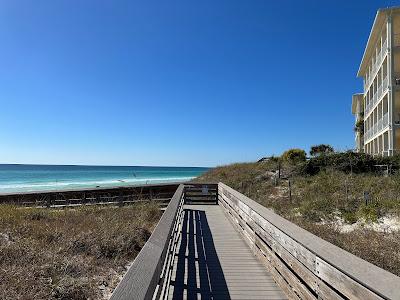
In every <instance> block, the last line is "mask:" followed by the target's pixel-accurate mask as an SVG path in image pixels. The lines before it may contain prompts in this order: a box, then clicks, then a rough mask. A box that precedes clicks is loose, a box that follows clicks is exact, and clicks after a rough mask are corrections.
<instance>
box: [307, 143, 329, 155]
mask: <svg viewBox="0 0 400 300" xmlns="http://www.w3.org/2000/svg"><path fill="white" fill-rule="evenodd" d="M333 151H334V150H333V147H332V146H331V145H325V144H321V145H316V146H312V147H311V149H310V155H311V156H318V155H323V154H328V153H332V152H333Z"/></svg>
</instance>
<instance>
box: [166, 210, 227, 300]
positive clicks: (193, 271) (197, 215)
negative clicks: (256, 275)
mask: <svg viewBox="0 0 400 300" xmlns="http://www.w3.org/2000/svg"><path fill="white" fill-rule="evenodd" d="M185 278H186V280H185ZM185 296H186V298H187V299H230V296H229V291H228V287H227V284H226V281H225V277H224V273H223V271H222V267H221V264H220V261H219V259H218V255H217V252H216V250H215V245H214V241H213V237H212V233H211V230H210V228H209V225H208V222H207V217H206V214H205V212H204V211H202V210H193V209H185V211H184V219H183V223H182V240H181V245H180V248H179V253H178V263H177V268H176V277H175V282H174V294H173V299H183V298H184V297H185Z"/></svg>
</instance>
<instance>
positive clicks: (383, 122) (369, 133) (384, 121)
mask: <svg viewBox="0 0 400 300" xmlns="http://www.w3.org/2000/svg"><path fill="white" fill-rule="evenodd" d="M388 125H389V115H388V113H386V114H384V115H383V117H382V118H380V119H379V120H378V122H376V123H375V125H373V126H372V127H371V128H370V129H368V130H366V131H365V134H364V137H365V140H369V139H371V138H372V137H374V136H375V135H376V134H378V133H380V132H381V131H382V130H384V129H385V128H386V127H387V126H388Z"/></svg>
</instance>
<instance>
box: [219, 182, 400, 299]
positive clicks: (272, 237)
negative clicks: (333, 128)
mask: <svg viewBox="0 0 400 300" xmlns="http://www.w3.org/2000/svg"><path fill="white" fill-rule="evenodd" d="M219 201H220V204H221V205H222V206H223V207H224V209H225V210H226V213H227V215H228V216H230V218H231V219H232V220H233V221H234V223H235V224H236V225H237V227H238V229H239V230H240V231H241V232H242V233H243V236H245V237H246V239H245V240H246V241H247V242H248V243H249V245H250V246H251V247H252V249H253V251H254V252H255V254H256V255H257V256H258V257H259V258H260V259H261V260H262V261H263V262H264V264H265V266H266V267H267V268H268V269H269V271H270V272H271V274H272V276H273V277H274V279H275V281H277V282H278V284H279V285H280V287H281V288H282V289H283V290H284V291H285V292H286V293H287V294H288V296H289V298H290V297H292V298H296V299H298V297H300V298H301V299H317V298H318V299H319V298H322V299H400V289H399V286H400V278H399V277H397V276H396V275H394V274H392V273H390V272H388V271H385V270H383V269H381V268H379V267H377V266H375V265H373V264H371V263H369V262H367V261H365V260H363V259H361V258H359V257H357V256H355V255H353V254H351V253H349V252H347V251H345V250H343V249H340V248H339V247H337V246H335V245H333V244H331V243H329V242H327V241H325V240H323V239H321V238H319V237H317V236H315V235H313V234H312V233H310V232H308V231H306V230H304V229H302V228H300V227H298V226H297V225H295V224H293V223H291V222H289V221H288V220H286V219H284V218H282V217H280V216H278V215H277V214H275V213H274V212H273V211H271V210H270V209H267V208H266V207H264V206H262V205H260V204H258V203H257V202H255V201H253V200H251V199H250V198H248V197H246V196H245V195H243V194H241V193H239V192H237V191H235V190H234V189H232V188H230V187H229V186H227V185H225V184H223V183H219Z"/></svg>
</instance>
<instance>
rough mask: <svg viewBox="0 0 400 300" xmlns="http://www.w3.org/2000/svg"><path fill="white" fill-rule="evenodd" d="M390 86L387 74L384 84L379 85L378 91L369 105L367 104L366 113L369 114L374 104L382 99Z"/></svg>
mask: <svg viewBox="0 0 400 300" xmlns="http://www.w3.org/2000/svg"><path fill="white" fill-rule="evenodd" d="M388 86H389V78H388V76H387V75H386V77H385V79H384V80H383V82H382V84H381V85H380V86H379V87H378V90H377V92H376V93H375V94H374V95H373V96H372V99H371V101H370V102H369V103H367V105H366V106H365V114H368V113H369V112H370V111H371V109H372V108H373V107H374V105H375V104H376V103H377V102H378V101H379V100H380V98H381V97H382V95H383V93H384V92H385V91H386V89H387V88H388Z"/></svg>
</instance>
